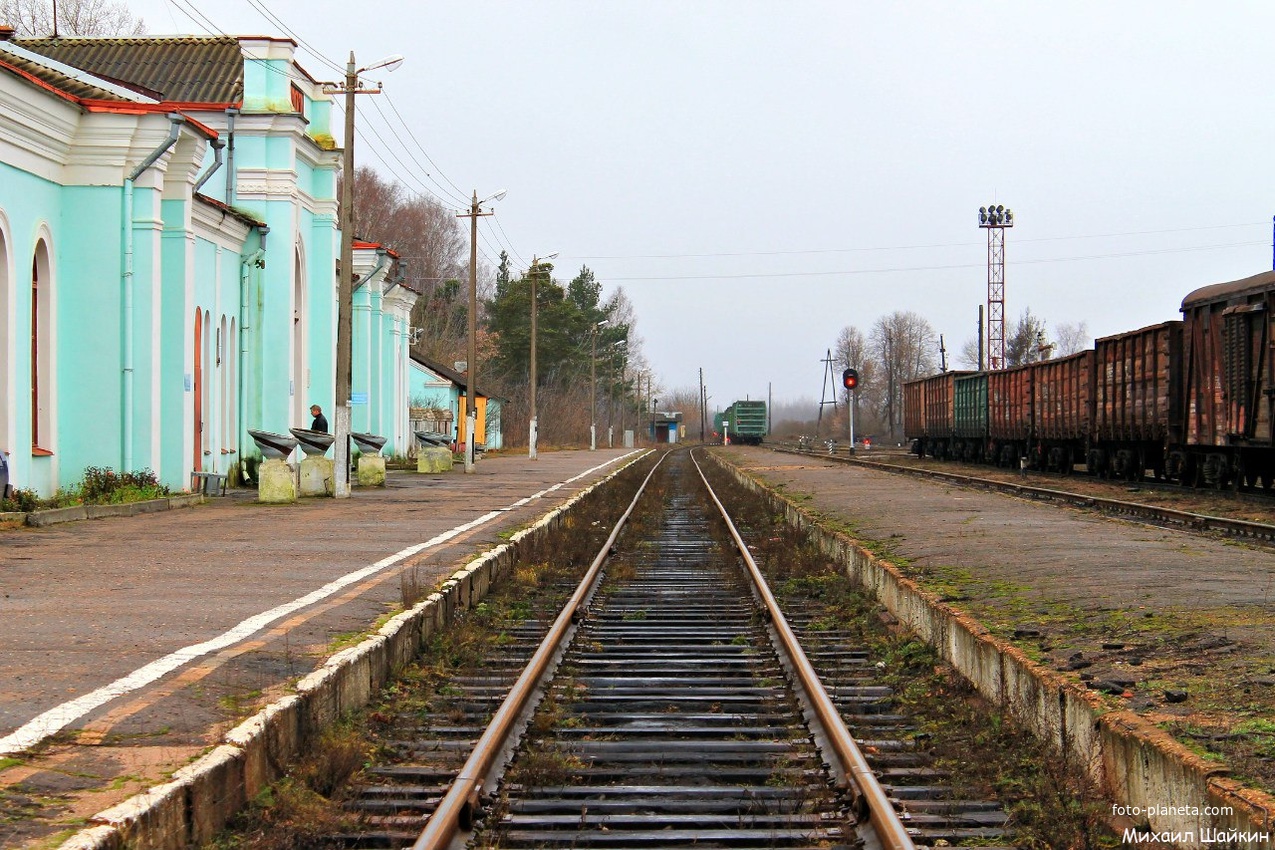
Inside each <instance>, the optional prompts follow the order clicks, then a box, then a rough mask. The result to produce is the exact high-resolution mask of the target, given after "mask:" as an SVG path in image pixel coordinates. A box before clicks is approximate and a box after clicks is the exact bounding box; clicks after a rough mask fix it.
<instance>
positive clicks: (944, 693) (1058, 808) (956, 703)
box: [708, 464, 1119, 850]
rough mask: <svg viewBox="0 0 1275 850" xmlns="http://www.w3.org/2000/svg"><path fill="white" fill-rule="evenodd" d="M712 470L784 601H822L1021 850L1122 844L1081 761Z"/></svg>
mask: <svg viewBox="0 0 1275 850" xmlns="http://www.w3.org/2000/svg"><path fill="white" fill-rule="evenodd" d="M708 469H709V470H710V478H711V479H712V481H713V485H714V487H715V488H717V489H718V492H719V494H723V493H724V494H729V495H728V496H724V497H723V501H726V502H727V504H730V505H731V506H732V511H737V512H738V516H737V519H736V522H737V524H738V525H739V526H740V530H741V533H742V534H743V535H744V537H745V539H746V540H747V541H748V542H749V545H750V547H751V549H752V551H753V556H754V558H755V559H756V560H757V563H758V566H759V567H761V569H762V571H763V572H764V573H765V574H766V575H767V577H768V579H769V581H770V582H771V586H772V589H773V590H774V592H775V594H776V597H777V598H778V599H779V601H780V604H781V605H783V604H784V603H785V602H786V601H788V602H796V601H801V602H804V603H810V602H817V603H818V605H819V606H820V610H819V612H818V613H816V615H815V618H814V623H813V627H814V628H815V629H816V630H824V631H831V630H834V629H835V630H836V631H837V632H838V633H840V634H844V633H846V632H849V633H851V634H853V635H854V636H855V637H856V638H857V639H858V640H860V641H862V642H863V644H864V645H865V646H866V647H868V648H869V650H870V651H871V653H872V657H873V658H875V659H878V662H879V664H878V669H880V670H881V672H882V681H883V682H884V683H885V684H887V685H889V686H890V687H891V689H892V690H893V691H894V701H895V704H896V705H897V706H898V708H899V711H900V712H902V713H905V714H907V715H909V716H910V717H912V718H914V730H913V732H912V734H913V743H914V745H915V746H916V747H917V749H918V750H926V751H929V752H931V753H932V754H933V755H934V756H935V757H936V759H937V762H936V766H937V767H939V768H940V769H942V770H945V771H947V772H948V773H949V775H950V779H949V782H950V783H951V784H952V785H953V788H954V790H956V791H958V792H960V794H961V795H962V796H965V795H968V796H973V797H980V796H981V797H984V798H995V799H999V800H1000V801H1001V803H1002V804H1003V805H1004V807H1005V810H1006V811H1007V813H1008V814H1009V816H1010V822H1011V824H1012V826H1013V828H1014V829H1015V830H1016V833H1015V836H1014V841H1015V844H1016V846H1019V847H1023V848H1030V850H1037V848H1041V849H1042V850H1043V848H1050V850H1054V848H1056V849H1057V850H1064V848H1065V849H1066V850H1075V848H1112V847H1116V846H1118V845H1119V839H1118V837H1117V836H1116V835H1115V834H1114V833H1112V832H1111V830H1110V829H1109V827H1108V825H1107V815H1108V813H1109V812H1110V804H1109V802H1107V801H1106V800H1104V799H1103V798H1102V797H1101V796H1100V795H1099V794H1098V789H1097V788H1096V787H1094V785H1093V783H1092V782H1091V781H1090V780H1089V779H1088V777H1087V776H1086V774H1085V772H1084V771H1083V770H1081V766H1080V765H1077V764H1070V763H1068V760H1067V758H1066V757H1065V756H1064V755H1063V754H1062V753H1061V752H1059V751H1058V750H1056V749H1054V748H1051V747H1050V746H1048V745H1045V744H1042V743H1040V742H1038V741H1036V740H1035V739H1033V738H1032V737H1031V736H1030V735H1029V734H1028V733H1026V732H1025V731H1024V730H1023V729H1022V728H1021V727H1019V726H1017V725H1016V724H1015V723H1014V722H1013V721H1012V720H1011V719H1009V718H1008V717H1006V716H1005V715H1003V714H1001V713H1000V712H998V711H997V710H996V709H995V708H994V707H993V706H992V705H990V704H989V703H988V702H987V701H986V700H984V699H983V698H982V697H981V696H979V695H978V694H977V692H976V691H975V690H974V688H973V686H972V685H970V684H969V683H968V682H967V681H965V680H964V679H963V678H962V677H961V676H960V675H959V674H957V673H956V672H955V671H954V670H953V669H952V668H951V667H949V666H948V665H946V664H945V663H943V662H942V661H941V660H940V659H939V657H938V656H937V654H936V653H935V652H934V651H933V650H932V649H931V648H930V647H929V646H928V645H926V644H925V643H923V642H921V641H920V640H917V639H916V638H914V637H911V636H910V635H908V634H906V633H905V632H903V631H902V630H901V629H899V628H898V627H897V626H896V625H894V622H895V621H894V619H893V617H891V616H890V615H889V614H888V613H886V612H885V611H884V609H883V608H882V607H881V606H880V605H879V604H878V603H877V602H876V601H875V600H873V599H872V598H871V597H869V596H868V595H867V594H866V593H865V592H864V591H862V589H860V588H857V587H855V586H854V585H853V584H852V583H851V581H850V579H849V578H848V577H846V575H845V574H844V573H843V572H842V571H841V570H840V569H838V567H837V566H836V565H834V564H832V563H831V562H829V561H828V559H827V558H826V557H825V556H824V555H822V554H821V553H819V552H818V550H817V549H816V547H815V546H813V545H812V544H811V543H810V542H809V541H808V539H807V537H806V535H805V534H804V532H800V531H797V530H796V529H793V528H792V527H790V526H789V525H788V524H787V523H786V522H785V521H784V520H783V518H782V517H781V516H775V515H773V514H772V513H771V512H770V511H769V510H768V509H767V508H766V506H765V504H764V503H763V502H762V500H761V499H759V498H758V497H757V496H755V495H754V494H752V493H750V492H748V491H746V490H744V488H742V487H739V486H738V485H736V484H735V483H734V482H733V481H731V480H728V479H727V478H726V476H725V475H723V474H720V473H718V474H713V473H716V472H717V468H716V467H715V466H714V465H711V464H710V465H709V466H708ZM883 548H884V547H883ZM815 641H816V642H817V636H816V638H815ZM803 643H804V645H805V648H806V650H807V651H808V652H809V651H811V650H813V649H816V648H817V647H816V646H812V645H810V641H809V639H808V638H803Z"/></svg>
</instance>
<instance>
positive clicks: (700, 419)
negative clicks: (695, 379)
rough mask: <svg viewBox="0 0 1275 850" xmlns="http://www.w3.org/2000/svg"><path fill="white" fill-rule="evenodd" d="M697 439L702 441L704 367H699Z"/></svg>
mask: <svg viewBox="0 0 1275 850" xmlns="http://www.w3.org/2000/svg"><path fill="white" fill-rule="evenodd" d="M699 441H700V442H701V443H702V442H704V367H703V366H701V367H699Z"/></svg>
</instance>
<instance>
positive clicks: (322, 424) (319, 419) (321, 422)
mask: <svg viewBox="0 0 1275 850" xmlns="http://www.w3.org/2000/svg"><path fill="white" fill-rule="evenodd" d="M310 430H311V431H322V432H323V433H324V434H326V433H328V417H326V416H324V415H323V414H322V413H320V414H319V415H318V416H316V417H314V421H313V422H311V423H310Z"/></svg>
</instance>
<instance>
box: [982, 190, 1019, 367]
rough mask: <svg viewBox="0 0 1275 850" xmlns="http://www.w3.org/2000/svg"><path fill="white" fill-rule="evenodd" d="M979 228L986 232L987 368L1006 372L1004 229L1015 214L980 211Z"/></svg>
mask: <svg viewBox="0 0 1275 850" xmlns="http://www.w3.org/2000/svg"><path fill="white" fill-rule="evenodd" d="M978 226H979V227H982V228H984V229H985V230H987V368H988V369H1004V368H1005V228H1007V227H1013V226H1014V212H1013V210H1008V209H1006V208H1005V207H1004V206H1003V205H1001V204H995V205H988V206H985V207H979V208H978Z"/></svg>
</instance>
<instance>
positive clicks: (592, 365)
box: [589, 319, 610, 452]
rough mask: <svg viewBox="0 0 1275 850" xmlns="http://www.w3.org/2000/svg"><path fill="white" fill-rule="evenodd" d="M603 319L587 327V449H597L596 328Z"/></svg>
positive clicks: (594, 450) (602, 322) (604, 321)
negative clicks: (588, 341) (588, 343)
mask: <svg viewBox="0 0 1275 850" xmlns="http://www.w3.org/2000/svg"><path fill="white" fill-rule="evenodd" d="M608 321H610V320H609V319H603V320H602V321H600V322H598V323H597V324H596V325H594V326H593V327H592V328H590V329H589V340H590V350H589V451H591V452H596V451H597V450H598V328H600V327H602V326H603V325H605V324H607V322H608Z"/></svg>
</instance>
